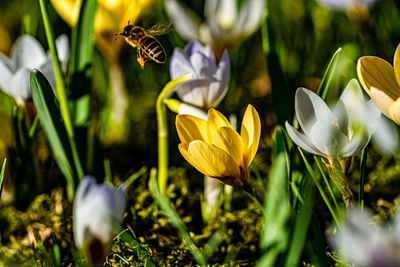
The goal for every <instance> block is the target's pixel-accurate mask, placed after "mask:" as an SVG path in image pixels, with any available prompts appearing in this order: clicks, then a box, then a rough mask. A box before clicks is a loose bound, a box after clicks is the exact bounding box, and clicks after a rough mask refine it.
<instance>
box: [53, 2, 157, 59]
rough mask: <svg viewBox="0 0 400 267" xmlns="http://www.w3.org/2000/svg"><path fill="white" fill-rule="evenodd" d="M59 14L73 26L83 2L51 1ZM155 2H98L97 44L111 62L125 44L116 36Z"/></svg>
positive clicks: (96, 18)
mask: <svg viewBox="0 0 400 267" xmlns="http://www.w3.org/2000/svg"><path fill="white" fill-rule="evenodd" d="M50 1H51V3H52V4H53V6H54V8H55V9H56V11H57V13H58V14H60V16H61V17H62V18H63V19H64V20H65V21H66V22H67V23H68V24H69V25H71V26H73V25H75V23H76V22H77V20H78V16H79V9H80V6H81V3H82V0H50ZM152 2H153V0H98V2H97V11H96V17H95V32H96V43H97V44H98V46H99V48H100V49H101V50H102V52H103V53H104V54H105V55H106V56H107V58H108V59H109V60H112V61H116V60H117V57H118V54H119V51H120V49H121V47H122V44H123V42H115V41H114V39H115V34H116V33H119V32H120V31H121V30H122V29H123V28H124V26H126V25H127V24H128V21H130V23H134V22H135V21H136V19H137V17H138V16H139V15H140V14H141V13H142V12H143V10H144V9H146V8H147V7H149V5H150V4H151V3H152Z"/></svg>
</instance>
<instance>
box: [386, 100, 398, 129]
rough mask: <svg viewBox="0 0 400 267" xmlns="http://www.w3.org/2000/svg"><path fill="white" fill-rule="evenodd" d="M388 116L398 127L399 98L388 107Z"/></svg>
mask: <svg viewBox="0 0 400 267" xmlns="http://www.w3.org/2000/svg"><path fill="white" fill-rule="evenodd" d="M388 111H389V116H390V118H391V119H392V120H393V121H394V122H395V123H397V124H398V125H400V98H398V99H397V100H396V101H394V103H393V104H392V105H390V106H389V110H388Z"/></svg>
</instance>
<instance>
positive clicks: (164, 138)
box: [156, 74, 192, 194]
mask: <svg viewBox="0 0 400 267" xmlns="http://www.w3.org/2000/svg"><path fill="white" fill-rule="evenodd" d="M191 77H192V75H190V74H186V75H183V76H181V77H179V78H177V79H175V80H172V81H170V82H168V83H167V84H166V85H165V86H164V88H163V89H162V90H161V92H160V94H159V95H158V97H157V102H156V112H157V130H158V184H159V187H160V191H161V193H162V194H164V193H165V190H166V188H167V179H168V122H167V109H166V107H165V104H164V100H165V99H168V98H169V97H171V96H172V94H173V93H174V92H175V87H176V85H178V84H179V83H181V82H183V81H186V80H188V79H190V78H191Z"/></svg>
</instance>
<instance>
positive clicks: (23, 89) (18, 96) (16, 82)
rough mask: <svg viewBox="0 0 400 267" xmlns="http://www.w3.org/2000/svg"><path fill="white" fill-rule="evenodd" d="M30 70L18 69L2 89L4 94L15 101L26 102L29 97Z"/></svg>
mask: <svg viewBox="0 0 400 267" xmlns="http://www.w3.org/2000/svg"><path fill="white" fill-rule="evenodd" d="M30 78H31V70H30V69H26V68H22V69H19V70H18V71H17V72H16V73H15V74H14V75H13V76H12V78H11V80H10V82H9V84H8V86H7V88H3V89H4V92H6V93H7V94H8V95H10V96H12V97H14V98H15V100H17V102H18V101H20V100H23V101H25V100H28V99H29V98H30V97H31V95H32V94H31V85H30V84H31V83H30Z"/></svg>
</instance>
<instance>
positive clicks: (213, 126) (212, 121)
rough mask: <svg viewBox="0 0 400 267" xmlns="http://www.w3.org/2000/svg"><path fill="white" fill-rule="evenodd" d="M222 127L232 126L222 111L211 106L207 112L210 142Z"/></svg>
mask: <svg viewBox="0 0 400 267" xmlns="http://www.w3.org/2000/svg"><path fill="white" fill-rule="evenodd" d="M220 127H231V125H230V123H229V121H228V120H227V119H226V118H225V116H224V115H222V113H221V112H219V111H218V110H216V109H213V108H210V109H209V110H208V113H207V130H208V140H210V142H211V140H212V138H213V136H214V134H215V133H216V132H217V131H218V128H220Z"/></svg>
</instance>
